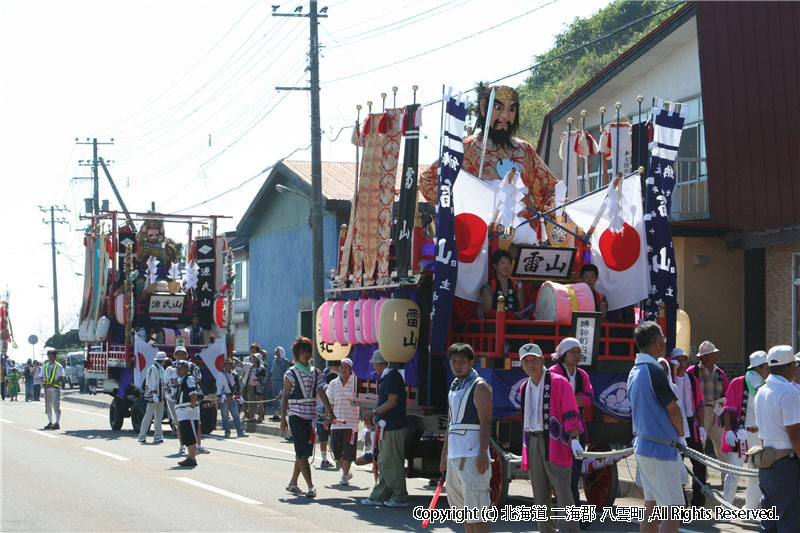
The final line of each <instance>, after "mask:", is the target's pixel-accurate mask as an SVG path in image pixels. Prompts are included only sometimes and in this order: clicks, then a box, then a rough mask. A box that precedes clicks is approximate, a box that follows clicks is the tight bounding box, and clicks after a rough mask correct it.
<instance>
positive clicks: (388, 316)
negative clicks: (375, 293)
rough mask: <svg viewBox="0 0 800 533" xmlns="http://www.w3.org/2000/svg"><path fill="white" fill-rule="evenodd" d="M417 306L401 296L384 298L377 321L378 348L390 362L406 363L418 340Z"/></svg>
mask: <svg viewBox="0 0 800 533" xmlns="http://www.w3.org/2000/svg"><path fill="white" fill-rule="evenodd" d="M419 320H420V314H419V306H418V305H417V304H416V302H412V301H411V300H405V299H401V298H392V299H391V300H388V299H387V300H385V301H384V302H383V305H381V310H380V322H379V323H378V348H380V350H381V355H382V356H383V358H384V359H386V360H387V361H389V362H390V363H407V362H408V361H410V360H411V358H412V357H414V353H415V352H416V351H417V341H418V340H419Z"/></svg>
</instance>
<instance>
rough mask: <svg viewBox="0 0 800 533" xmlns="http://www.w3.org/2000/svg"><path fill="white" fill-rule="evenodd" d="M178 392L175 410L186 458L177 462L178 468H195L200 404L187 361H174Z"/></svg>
mask: <svg viewBox="0 0 800 533" xmlns="http://www.w3.org/2000/svg"><path fill="white" fill-rule="evenodd" d="M175 370H176V372H177V374H178V392H177V393H176V395H175V410H176V411H177V413H178V424H179V425H180V427H181V443H182V444H184V445H185V446H186V450H187V453H188V455H189V456H188V457H187V458H186V459H184V460H183V461H180V462H178V465H179V466H197V460H196V459H195V456H196V453H197V439H198V436H199V435H200V404H199V403H197V384H196V383H195V380H194V376H192V373H191V370H190V369H189V363H188V362H187V361H176V362H175Z"/></svg>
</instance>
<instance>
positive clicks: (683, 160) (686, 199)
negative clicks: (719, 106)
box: [670, 96, 711, 220]
mask: <svg viewBox="0 0 800 533" xmlns="http://www.w3.org/2000/svg"><path fill="white" fill-rule="evenodd" d="M682 101H683V100H682ZM683 102H684V103H685V104H686V105H688V106H689V109H688V111H687V114H686V121H685V122H684V125H683V135H682V136H681V144H680V146H679V147H678V158H677V159H676V161H675V175H676V178H677V181H676V183H675V191H674V192H673V195H672V210H671V211H670V218H671V219H672V220H698V219H707V218H710V216H711V214H710V212H709V208H708V165H707V164H706V134H705V124H704V123H703V99H702V97H700V96H697V97H695V98H687V99H686V100H685V101H683Z"/></svg>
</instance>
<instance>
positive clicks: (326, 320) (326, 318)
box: [317, 300, 333, 343]
mask: <svg viewBox="0 0 800 533" xmlns="http://www.w3.org/2000/svg"><path fill="white" fill-rule="evenodd" d="M332 306H333V302H331V301H330V300H328V301H326V302H325V303H323V304H322V305H321V306H319V310H318V311H319V312H318V313H317V314H318V315H319V320H318V321H319V323H320V327H321V332H320V334H321V335H322V340H323V342H326V343H332V342H333V329H332V328H331V327H330V324H331V321H330V313H331V307H332Z"/></svg>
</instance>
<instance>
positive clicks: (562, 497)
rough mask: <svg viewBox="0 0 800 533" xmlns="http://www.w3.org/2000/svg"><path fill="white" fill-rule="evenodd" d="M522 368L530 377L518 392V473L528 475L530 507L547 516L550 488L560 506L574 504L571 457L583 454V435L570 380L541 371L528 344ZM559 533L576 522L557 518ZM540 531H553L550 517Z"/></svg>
mask: <svg viewBox="0 0 800 533" xmlns="http://www.w3.org/2000/svg"><path fill="white" fill-rule="evenodd" d="M519 358H520V363H521V364H522V370H524V371H525V373H526V374H527V375H528V379H527V380H525V381H523V382H522V386H521V387H520V389H519V393H520V409H521V411H522V413H521V414H522V429H523V434H522V469H523V470H527V471H528V475H529V476H530V480H531V486H532V488H533V500H534V504H535V505H537V506H541V507H547V516H548V517H550V516H551V508H552V497H551V494H552V492H553V490H555V493H556V502H557V503H558V507H564V508H566V507H569V506H572V505H574V504H575V502H574V501H573V500H572V491H571V490H570V477H571V475H572V461H573V457H578V456H579V455H580V454H581V453H583V446H581V443H580V441H579V440H578V434H579V433H580V432H581V431H582V429H581V420H580V417H579V415H578V404H577V403H576V402H575V395H574V394H573V392H572V388H571V387H570V385H569V381H567V380H566V379H565V378H563V377H561V376H559V375H558V374H556V373H554V372H547V371H545V369H544V356H543V355H542V349H541V348H539V346H538V345H536V344H532V343H529V344H526V345H524V346H523V347H522V348H520V349H519ZM559 522H560V523H559V524H558V531H578V529H579V525H578V522H576V521H572V520H570V521H566V520H560V521H559ZM539 531H541V532H542V533H555V532H556V523H555V520H553V519H552V518H548V520H547V521H546V522H539Z"/></svg>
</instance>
